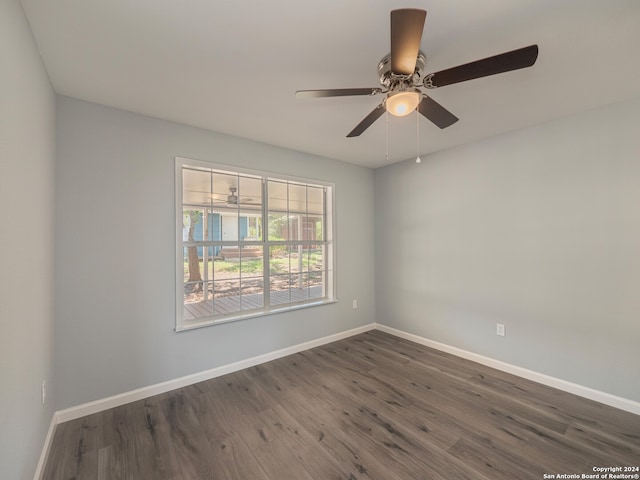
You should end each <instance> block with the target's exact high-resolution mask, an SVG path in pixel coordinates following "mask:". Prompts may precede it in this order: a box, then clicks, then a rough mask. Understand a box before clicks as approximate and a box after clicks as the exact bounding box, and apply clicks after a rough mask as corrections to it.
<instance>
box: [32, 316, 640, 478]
mask: <svg viewBox="0 0 640 480" xmlns="http://www.w3.org/2000/svg"><path fill="white" fill-rule="evenodd" d="M369 330H380V331H381V332H385V333H388V334H390V335H394V336H396V337H400V338H404V339H406V340H409V341H411V342H415V343H419V344H420V345H425V346H427V347H431V348H434V349H436V350H440V351H443V352H446V353H450V354H452V355H456V356H458V357H461V358H466V359H467V360H471V361H474V362H477V363H480V364H482V365H486V366H488V367H492V368H495V369H497V370H501V371H503V372H507V373H510V374H513V375H516V376H519V377H522V378H526V379H528V380H532V381H534V382H538V383H541V384H543V385H548V386H550V387H554V388H557V389H558V390H562V391H565V392H568V393H573V394H574V395H578V396H581V397H584V398H588V399H590V400H594V401H596V402H600V403H603V404H605V405H610V406H612V407H615V408H619V409H621V410H625V411H627V412H630V413H634V414H636V415H640V403H639V402H636V401H634V400H629V399H626V398H622V397H618V396H616V395H611V394H609V393H606V392H601V391H599V390H595V389H593V388H589V387H585V386H582V385H578V384H576V383H571V382H568V381H566V380H562V379H559V378H555V377H551V376H549V375H545V374H542V373H538V372H534V371H533V370H528V369H526V368H522V367H518V366H516V365H511V364H509V363H506V362H502V361H500V360H495V359H493V358H490V357H485V356H484V355H479V354H477V353H473V352H469V351H467V350H463V349H461V348H457V347H453V346H451V345H447V344H444V343H440V342H436V341H434V340H430V339H428V338H424V337H420V336H418V335H414V334H412V333H407V332H405V331H402V330H398V329H396V328H392V327H388V326H386V325H382V324H380V323H370V324H368V325H364V326H362V327H357V328H353V329H351V330H345V331H343V332H339V333H335V334H333V335H328V336H326V337H322V338H318V339H315V340H311V341H308V342H304V343H300V344H298V345H293V346H291V347H287V348H283V349H281V350H276V351H274V352H269V353H265V354H263V355H258V356H256V357H251V358H248V359H245V360H241V361H239V362H235V363H230V364H227V365H222V366H220V367H216V368H212V369H210V370H205V371H203V372H198V373H194V374H192V375H186V376H184V377H180V378H176V379H173V380H169V381H166V382H162V383H157V384H155V385H150V386H147V387H142V388H138V389H136V390H132V391H130V392H125V393H121V394H119V395H113V396H111V397H107V398H103V399H100V400H95V401H93V402H88V403H84V404H81V405H77V406H74V407H70V408H67V409H64V410H58V411H57V412H55V413H54V414H53V417H52V418H51V425H50V426H49V431H48V432H47V436H46V439H45V443H44V447H43V449H42V453H41V455H40V460H39V461H38V466H37V468H36V475H35V476H34V480H40V477H41V475H42V469H43V468H44V465H45V464H46V460H47V456H48V455H49V447H50V444H51V441H52V440H53V435H54V433H55V429H56V425H57V424H59V423H63V422H67V421H69V420H74V419H76V418H80V417H84V416H86V415H91V414H93V413H98V412H101V411H103V410H107V409H109V408H114V407H117V406H120V405H125V404H127V403H130V402H135V401H137V400H142V399H144V398H148V397H151V396H153V395H158V394H160V393H165V392H169V391H171V390H175V389H178V388H183V387H186V386H188V385H192V384H194V383H198V382H203V381H205V380H210V379H212V378H216V377H219V376H222V375H226V374H228V373H233V372H237V371H238V370H243V369H245V368H249V367H253V366H255V365H259V364H261V363H265V362H269V361H271V360H276V359H278V358H282V357H286V356H287V355H292V354H294V353H298V352H302V351H305V350H309V349H311V348H315V347H319V346H321V345H326V344H328V343H331V342H336V341H338V340H342V339H344V338H348V337H351V336H354V335H358V334H360V333H364V332H368V331H369Z"/></svg>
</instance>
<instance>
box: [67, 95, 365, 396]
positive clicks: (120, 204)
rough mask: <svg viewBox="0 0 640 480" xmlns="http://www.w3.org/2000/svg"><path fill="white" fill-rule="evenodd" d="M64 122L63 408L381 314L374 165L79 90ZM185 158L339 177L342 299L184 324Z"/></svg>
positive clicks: (347, 326) (361, 322) (328, 178)
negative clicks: (178, 223)
mask: <svg viewBox="0 0 640 480" xmlns="http://www.w3.org/2000/svg"><path fill="white" fill-rule="evenodd" d="M212 108H213V107H212ZM57 132H58V133H57V168H56V195H57V198H56V200H57V201H56V216H55V218H56V255H55V258H56V268H55V280H56V282H55V285H56V291H55V294H56V340H55V347H56V349H55V352H56V362H57V364H56V366H57V369H56V372H57V376H56V377H55V378H56V382H55V383H56V388H57V394H58V397H57V398H58V402H57V408H58V409H61V408H66V407H69V406H73V405H77V404H80V403H83V402H87V401H91V400H96V399H100V398H104V397H106V396H109V395H113V394H118V393H122V392H126V391H129V390H132V389H135V388H139V387H143V386H146V385H152V384H155V383H157V382H162V381H166V380H171V379H174V378H177V377H180V376H182V375H187V374H191V373H195V372H199V371H203V370H206V369H210V368H213V367H216V366H219V365H223V364H227V363H230V362H235V361H238V360H241V359H245V358H248V357H252V356H255V355H259V354H263V353H266V352H271V351H274V350H277V349H280V348H284V347H287V346H291V345H295V344H298V343H301V342H304V341H308V340H312V339H316V338H318V337H322V336H325V335H330V334H333V333H336V332H340V331H343V330H347V329H351V328H354V327H357V326H361V325H365V324H367V323H370V322H373V321H374V320H375V310H374V297H373V292H374V273H375V272H374V250H373V235H374V218H373V171H372V170H370V169H366V168H362V167H357V166H354V165H349V164H345V163H341V162H337V161H333V160H328V159H323V158H319V157H314V156H310V155H307V154H303V153H298V152H294V151H291V150H285V149H281V148H276V147H271V146H268V145H264V144H259V143H255V142H251V141H247V140H243V139H239V138H235V137H230V136H226V135H221V134H216V133H212V132H207V131H203V130H198V129H195V128H191V127H187V126H184V125H178V124H175V123H170V122H165V121H162V120H157V119H152V118H149V117H144V116H140V115H135V114H131V113H127V112H124V111H122V110H116V109H112V108H108V107H104V106H99V105H96V104H91V103H86V102H83V101H80V100H75V99H71V98H67V97H58V108H57ZM175 156H183V157H187V158H195V159H200V160H207V161H212V162H218V163H223V164H228V165H237V166H243V167H249V168H255V169H260V170H266V171H272V172H279V173H286V174H291V175H297V176H304V177H309V178H314V179H320V180H326V181H331V182H335V184H336V204H337V210H338V212H337V260H338V261H337V272H338V277H337V286H338V299H339V302H338V303H336V304H331V305H325V306H320V307H314V308H307V309H304V310H299V311H296V312H289V313H284V314H280V315H271V316H267V317H262V318H256V319H251V320H243V321H239V322H234V323H229V324H223V325H217V326H213V327H206V328H201V329H197V330H192V331H186V332H181V333H175V332H174V331H173V328H174V324H175V320H174V312H175V290H174V288H175V273H174V265H175V260H174V258H175V246H174V243H175V242H174V238H175V233H174V225H175V220H174V201H175V200H174V196H175V195H174V157H175ZM352 299H358V306H359V308H358V309H357V310H353V309H352V306H351V300H352Z"/></svg>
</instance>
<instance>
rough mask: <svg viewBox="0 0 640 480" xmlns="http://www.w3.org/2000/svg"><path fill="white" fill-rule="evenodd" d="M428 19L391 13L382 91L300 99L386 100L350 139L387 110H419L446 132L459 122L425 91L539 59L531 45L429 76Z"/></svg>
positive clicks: (413, 12)
mask: <svg viewBox="0 0 640 480" xmlns="http://www.w3.org/2000/svg"><path fill="white" fill-rule="evenodd" d="M426 16H427V12H426V11H425V10H419V9H414V8H405V9H400V10H392V11H391V53H390V54H389V55H387V56H385V57H384V58H383V59H382V60H380V63H379V64H378V75H379V78H380V84H381V85H382V88H338V89H329V90H298V91H297V92H296V97H298V98H321V97H343V96H351V95H378V94H382V95H385V98H384V100H383V101H382V102H381V103H380V104H379V105H378V106H377V107H376V108H374V109H373V111H372V112H371V113H369V115H367V116H366V117H365V118H364V119H363V120H362V121H361V122H360V123H359V124H358V125H356V127H355V128H354V129H353V130H352V131H351V132H349V134H348V135H347V137H357V136H359V135H360V134H362V133H363V132H364V131H365V130H366V129H367V128H369V127H370V126H371V125H372V124H373V122H375V121H376V120H377V119H378V118H379V117H380V116H382V114H383V113H384V112H385V111H388V112H389V113H390V114H392V115H394V116H397V117H402V116H405V115H409V114H410V113H411V112H413V111H414V110H415V109H416V108H417V109H418V111H419V112H420V113H421V114H422V115H423V116H425V117H426V118H427V119H429V120H430V121H431V122H433V123H434V124H436V125H437V126H438V127H440V128H447V127H449V126H451V125H453V124H454V123H455V122H457V121H458V118H457V117H456V116H455V115H454V114H453V113H451V112H450V111H449V110H447V109H446V108H444V107H443V106H442V105H440V104H439V103H438V102H436V101H435V100H434V99H432V98H431V97H429V96H428V95H426V94H425V93H423V92H422V91H421V90H419V88H422V87H424V88H427V89H433V88H439V87H444V86H446V85H451V84H453V83H459V82H465V81H467V80H473V79H474V78H480V77H486V76H489V75H495V74H498V73H504V72H510V71H512V70H518V69H520V68H526V67H530V66H531V65H533V64H534V63H535V62H536V59H537V58H538V46H537V45H529V46H528V47H524V48H519V49H517V50H512V51H510V52H506V53H501V54H499V55H494V56H492V57H487V58H483V59H481V60H476V61H475V62H470V63H465V64H464V65H459V66H457V67H453V68H448V69H446V70H441V71H439V72H435V73H429V74H428V75H424V74H423V71H424V67H425V64H426V57H425V55H424V53H422V52H421V51H420V42H421V41H422V31H423V29H424V22H425V19H426Z"/></svg>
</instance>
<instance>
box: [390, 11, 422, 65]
mask: <svg viewBox="0 0 640 480" xmlns="http://www.w3.org/2000/svg"><path fill="white" fill-rule="evenodd" d="M426 17H427V12H426V11H425V10H418V9H416V8H403V9H400V10H392V11H391V71H392V72H393V73H396V74H400V75H413V72H414V71H415V68H416V59H417V58H418V52H419V51H420V42H421V41H422V31H423V30H424V21H425V18H426Z"/></svg>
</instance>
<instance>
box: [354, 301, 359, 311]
mask: <svg viewBox="0 0 640 480" xmlns="http://www.w3.org/2000/svg"><path fill="white" fill-rule="evenodd" d="M356 308H358V300H354V301H353V309H354V310H355V309H356Z"/></svg>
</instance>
